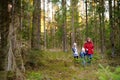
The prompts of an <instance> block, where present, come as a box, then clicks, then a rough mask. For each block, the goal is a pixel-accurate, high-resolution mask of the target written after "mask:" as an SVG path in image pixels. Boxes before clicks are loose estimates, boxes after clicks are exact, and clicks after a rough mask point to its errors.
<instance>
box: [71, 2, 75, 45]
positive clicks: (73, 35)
mask: <svg viewBox="0 0 120 80" xmlns="http://www.w3.org/2000/svg"><path fill="white" fill-rule="evenodd" d="M71 6H72V18H71V19H72V20H71V22H72V33H71V42H72V43H71V45H72V44H73V43H74V42H75V27H74V21H75V20H74V1H73V0H71Z"/></svg>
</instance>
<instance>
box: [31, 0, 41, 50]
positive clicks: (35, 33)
mask: <svg viewBox="0 0 120 80" xmlns="http://www.w3.org/2000/svg"><path fill="white" fill-rule="evenodd" d="M33 6H34V11H33V22H32V41H31V46H32V48H33V49H40V48H41V47H40V34H41V0H34V1H33Z"/></svg>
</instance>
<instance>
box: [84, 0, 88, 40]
mask: <svg viewBox="0 0 120 80" xmlns="http://www.w3.org/2000/svg"><path fill="white" fill-rule="evenodd" d="M87 4H88V1H87V0H86V1H85V10H86V33H85V34H86V38H87V37H88V11H87V7H88V6H87Z"/></svg>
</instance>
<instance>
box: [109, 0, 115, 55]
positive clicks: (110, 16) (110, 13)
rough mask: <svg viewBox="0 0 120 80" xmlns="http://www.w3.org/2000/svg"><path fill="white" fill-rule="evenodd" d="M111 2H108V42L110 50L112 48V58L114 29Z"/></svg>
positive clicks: (110, 0)
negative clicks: (109, 42) (109, 41)
mask: <svg viewBox="0 0 120 80" xmlns="http://www.w3.org/2000/svg"><path fill="white" fill-rule="evenodd" d="M112 11H113V10H112V0H109V20H110V28H111V29H110V31H111V32H110V40H111V48H112V56H113V57H114V53H115V44H114V32H113V31H114V27H113V15H112Z"/></svg>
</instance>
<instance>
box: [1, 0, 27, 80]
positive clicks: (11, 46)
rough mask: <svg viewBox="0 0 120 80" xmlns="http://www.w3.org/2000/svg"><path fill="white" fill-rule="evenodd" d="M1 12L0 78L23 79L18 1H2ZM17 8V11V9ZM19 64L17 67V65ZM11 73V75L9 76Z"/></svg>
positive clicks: (3, 79)
mask: <svg viewBox="0 0 120 80" xmlns="http://www.w3.org/2000/svg"><path fill="white" fill-rule="evenodd" d="M0 3H1V5H2V9H3V10H2V9H1V10H2V11H1V14H2V15H3V16H2V17H1V24H2V26H1V30H2V31H3V32H1V48H2V49H1V53H2V54H1V55H0V57H1V58H0V59H1V62H0V63H1V66H0V70H1V73H2V74H0V79H2V80H9V79H12V80H13V79H17V80H18V79H20V80H24V79H25V77H24V75H23V74H22V72H24V71H25V68H24V64H23V59H22V55H21V39H20V38H21V37H20V33H19V32H20V31H19V30H20V26H19V25H18V24H20V21H19V17H18V14H19V12H18V11H19V10H20V8H19V7H18V6H20V0H19V1H15V0H12V1H9V0H6V1H2V2H0ZM17 10H18V11H17ZM18 66H19V67H18ZM11 74H12V76H10V75H11Z"/></svg>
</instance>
